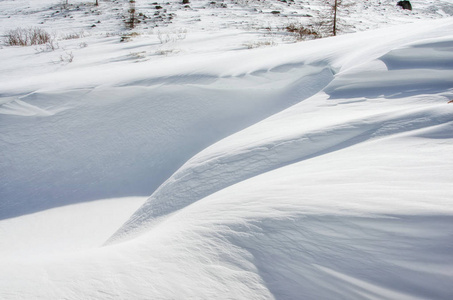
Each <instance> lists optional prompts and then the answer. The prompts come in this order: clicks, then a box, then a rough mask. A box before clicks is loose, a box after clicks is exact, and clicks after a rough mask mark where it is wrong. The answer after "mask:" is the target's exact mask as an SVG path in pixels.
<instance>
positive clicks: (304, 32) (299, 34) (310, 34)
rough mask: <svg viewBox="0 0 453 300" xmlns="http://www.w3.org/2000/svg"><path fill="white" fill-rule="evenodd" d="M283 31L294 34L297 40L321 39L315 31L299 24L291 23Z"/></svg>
mask: <svg viewBox="0 0 453 300" xmlns="http://www.w3.org/2000/svg"><path fill="white" fill-rule="evenodd" d="M285 29H286V31H287V32H290V33H293V34H295V35H296V38H297V39H298V40H307V39H316V38H320V37H321V36H320V34H319V33H318V32H317V31H316V30H314V29H311V28H309V27H306V26H303V25H301V24H296V23H291V24H289V25H288V26H286V28H285Z"/></svg>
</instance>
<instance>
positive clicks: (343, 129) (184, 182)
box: [114, 107, 453, 240]
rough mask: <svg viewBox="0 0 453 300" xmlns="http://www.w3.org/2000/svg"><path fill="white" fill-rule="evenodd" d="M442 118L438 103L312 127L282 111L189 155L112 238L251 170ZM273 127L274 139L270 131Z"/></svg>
mask: <svg viewBox="0 0 453 300" xmlns="http://www.w3.org/2000/svg"><path fill="white" fill-rule="evenodd" d="M448 122H453V116H452V115H451V111H445V110H444V108H441V107H434V108H430V109H418V110H415V111H409V112H407V111H404V112H393V113H385V114H379V115H376V116H371V117H367V118H364V119H359V120H351V121H349V122H347V123H337V124H332V125H330V126H327V127H319V128H316V129H313V130H304V129H305V128H304V126H303V125H301V124H297V123H296V122H294V123H293V122H288V118H286V116H285V114H283V117H281V118H279V116H275V117H274V118H271V119H270V120H266V121H264V122H262V123H260V124H257V125H255V126H254V127H252V128H249V129H247V130H244V131H243V132H241V133H239V134H236V135H234V136H232V137H230V138H227V139H226V140H224V141H221V142H219V143H217V144H216V145H214V146H212V147H210V148H208V149H206V150H205V151H203V152H202V153H200V154H198V155H197V156H195V157H194V158H192V159H191V160H189V161H188V162H187V163H186V164H185V165H184V166H183V167H182V168H181V169H180V170H178V171H177V172H176V173H175V174H174V175H173V176H172V177H171V178H170V179H169V180H167V181H166V182H165V183H164V184H163V185H162V186H161V187H159V189H157V190H156V192H154V194H153V195H152V196H151V197H150V198H149V199H148V201H147V202H146V203H145V204H144V205H143V207H141V208H140V209H139V210H138V211H137V212H136V213H135V214H134V215H133V216H132V218H131V220H129V221H128V223H126V224H125V226H124V227H123V228H122V229H121V230H120V231H119V232H118V233H117V234H116V236H115V237H114V240H115V239H117V238H120V237H121V236H122V235H124V234H128V233H129V232H130V231H131V232H134V230H135V229H137V228H138V229H141V230H143V228H140V227H144V228H146V227H147V226H149V224H153V221H156V219H158V218H159V217H163V216H166V215H169V214H171V213H174V212H176V211H178V210H180V209H182V208H184V207H186V206H188V205H190V204H192V203H194V202H196V201H198V200H200V199H203V198H204V197H206V196H208V195H210V194H212V193H214V192H216V191H219V190H222V189H224V188H226V187H228V186H230V185H233V184H235V183H238V182H241V181H243V180H246V179H248V178H251V177H253V176H256V175H259V174H262V173H265V172H268V171H271V170H274V169H277V168H280V167H283V166H285V165H288V164H292V163H295V162H299V161H303V160H307V159H310V158H313V157H316V156H320V155H324V154H326V153H329V152H334V151H339V150H342V149H344V148H347V147H350V146H353V145H355V144H358V143H362V142H365V141H367V140H372V139H378V138H382V137H387V136H391V135H395V134H400V133H404V132H408V131H412V130H417V129H421V128H429V127H433V126H438V125H442V124H444V123H448ZM296 124H297V125H296ZM275 128H278V139H275V136H272V135H273V134H274V132H272V131H273V130H275ZM288 135H289V136H288Z"/></svg>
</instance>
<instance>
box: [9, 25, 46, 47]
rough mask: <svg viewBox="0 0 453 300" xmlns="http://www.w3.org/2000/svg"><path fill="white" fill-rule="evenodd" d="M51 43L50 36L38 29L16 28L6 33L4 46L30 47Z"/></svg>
mask: <svg viewBox="0 0 453 300" xmlns="http://www.w3.org/2000/svg"><path fill="white" fill-rule="evenodd" d="M51 41H52V38H51V36H50V34H49V33H48V32H47V31H45V30H44V29H41V28H38V27H32V28H16V29H13V30H10V31H8V32H7V33H6V40H5V42H6V45H8V46H31V45H42V44H47V43H49V42H51Z"/></svg>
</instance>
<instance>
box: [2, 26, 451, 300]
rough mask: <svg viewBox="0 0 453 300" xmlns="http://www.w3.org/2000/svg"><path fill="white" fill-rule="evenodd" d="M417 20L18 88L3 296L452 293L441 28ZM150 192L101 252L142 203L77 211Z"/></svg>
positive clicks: (447, 34)
mask: <svg viewBox="0 0 453 300" xmlns="http://www.w3.org/2000/svg"><path fill="white" fill-rule="evenodd" d="M417 25H418V26H417V28H415V29H412V31H410V30H408V29H410V28H411V27H413V26H403V27H399V28H393V29H391V30H381V31H375V32H367V33H361V34H356V35H349V36H343V37H338V38H333V39H325V40H319V41H313V42H309V43H303V44H297V45H286V46H281V47H276V48H271V49H260V50H253V52H248V51H246V52H244V51H242V50H237V49H236V50H234V51H227V52H222V53H220V54H219V53H215V54H214V55H205V53H203V54H201V55H200V53H195V54H193V55H187V56H184V57H180V58H172V57H169V58H168V59H165V63H167V64H168V65H169V66H170V67H169V69H170V71H169V70H168V69H165V70H160V69H159V70H155V69H152V68H151V66H156V65H157V66H163V65H165V63H164V62H162V61H161V62H160V63H157V64H156V65H154V64H153V63H152V62H148V63H147V62H144V64H134V68H133V67H130V66H129V67H125V65H127V64H126V63H125V64H119V65H115V66H112V68H109V69H108V71H111V72H113V71H117V72H119V71H123V72H124V73H121V74H120V75H117V77H115V76H113V75H110V76H111V77H109V78H101V79H98V81H94V83H95V84H94V86H89V85H88V84H87V83H88V82H91V81H90V80H86V81H85V80H80V81H77V80H76V81H75V82H72V83H70V84H68V85H67V86H66V87H68V86H70V87H71V89H69V90H65V89H64V88H65V87H62V89H63V90H62V89H58V88H53V89H49V86H51V84H50V83H49V82H48V79H49V78H54V79H55V80H56V82H59V81H58V80H61V81H60V82H65V80H64V78H63V79H62V78H60V79H59V76H58V75H64V76H67V77H66V78H70V77H71V74H72V75H74V74H79V76H80V74H83V75H86V74H88V73H90V72H88V71H92V70H94V69H95V68H94V67H93V66H91V67H88V68H87V69H85V68H84V67H82V66H81V65H77V66H75V67H74V68H73V69H71V68H70V69H66V70H65V72H62V73H58V72H57V73H56V74H48V75H47V76H48V77H47V79H43V80H42V81H41V82H40V81H39V80H37V81H34V82H33V89H35V90H34V92H33V93H32V94H27V95H25V96H24V95H20V91H22V92H23V91H24V90H26V89H28V88H29V86H27V87H25V86H23V85H24V83H23V82H22V85H21V84H20V79H18V78H12V79H11V81H8V82H10V83H14V82H15V83H16V84H15V85H13V84H12V85H11V86H3V87H1V88H2V91H8V92H13V93H12V94H14V93H17V95H19V97H20V98H19V101H18V100H17V99H15V97H16V96H17V95H16V94H15V96H14V97H12V98H13V99H11V98H9V97H5V98H7V99H6V100H7V101H8V103H10V104H8V105H6V106H5V107H4V110H2V111H1V112H2V114H1V115H0V122H1V125H2V126H0V128H1V130H2V131H1V132H0V140H1V141H2V143H3V144H2V153H1V154H2V157H1V160H0V164H1V165H0V166H1V168H2V170H5V171H7V172H2V173H1V174H0V176H3V177H2V178H1V184H2V189H1V191H0V192H2V193H4V194H2V195H3V197H1V199H2V202H1V203H2V205H3V206H2V207H1V210H0V213H2V214H3V215H2V218H3V219H2V220H0V236H1V238H2V244H3V245H9V244H12V245H13V246H3V247H2V250H3V251H2V255H1V257H0V298H2V299H213V298H215V299H442V300H443V299H445V300H447V299H452V298H453V289H452V286H453V273H452V271H451V270H453V264H452V262H453V254H452V253H453V251H452V241H453V232H452V229H451V228H453V203H452V201H453V190H452V188H451V182H452V181H453V174H452V172H451V170H452V167H453V160H452V156H451V155H450V153H452V150H453V105H452V104H447V102H448V101H449V100H451V99H453V82H452V79H451V78H453V77H452V76H451V75H452V70H453V63H452V54H451V53H452V44H453V37H452V36H451V32H452V29H453V20H451V19H449V20H443V21H439V22H432V23H426V22H425V23H419V24H417ZM408 32H410V33H408ZM229 38H231V36H229ZM219 39H220V40H222V39H221V38H219ZM223 41H224V40H223ZM107 44H108V43H107ZM282 53H284V54H285V55H282ZM13 57H14V55H13ZM184 59H185V60H189V62H185V63H182V62H183V61H184ZM192 59H193V60H192ZM219 62H222V63H221V64H220V65H219V64H215V63H219ZM179 63H181V64H179ZM134 70H136V71H137V73H138V74H137V73H133V74H131V73H129V72H132V71H134ZM104 71H106V69H104ZM178 72H179V73H178ZM98 74H100V72H99V73H96V74H94V75H93V74H91V75H87V77H90V78H89V79H92V78H93V77H96V75H98ZM202 74H204V75H205V76H201V75H202ZM414 74H419V75H418V76H416V75H414ZM165 75H172V76H165ZM178 75H179V76H178ZM147 76H148V77H147ZM113 77H115V81H114V82H113V83H112V82H110V83H109V80H110V79H111V78H113ZM27 78H28V77H27ZM74 78H78V77H77V76H76V77H74ZM167 80H168V81H167ZM91 83H92V84H93V82H91ZM78 85H79V89H77V86H78ZM39 87H41V88H42V89H39ZM4 94H5V95H6V94H7V93H6V92H5V93H4ZM8 95H11V94H8ZM24 104H30V105H33V106H29V105H24ZM285 108H286V109H285ZM112 129H115V130H112ZM55 141H57V142H55ZM216 141H217V142H216ZM49 145H51V146H49ZM5 150H6V151H5ZM4 158H6V159H4ZM66 158H69V159H66ZM11 162H13V163H11ZM183 163H184V164H183ZM181 164H183V165H182V166H181ZM174 171H176V172H174ZM48 174H50V175H48ZM68 174H71V176H67V175H68ZM45 176H49V177H45ZM165 179H166V180H165ZM164 180H165V182H163V184H160V183H161V181H164ZM40 183H45V184H40ZM49 185H50V186H49ZM147 189H149V190H151V191H152V190H154V189H156V190H155V191H154V192H153V193H152V195H151V197H150V198H149V199H148V200H147V202H146V203H145V205H144V206H142V207H141V208H139V209H138V210H137V211H136V212H135V214H134V215H133V216H132V218H130V219H129V221H128V222H127V223H126V224H125V225H124V226H123V227H121V228H119V230H118V232H117V233H116V234H115V235H114V236H113V237H112V238H111V239H110V241H111V242H112V243H110V244H107V245H105V246H103V247H97V245H99V241H100V240H102V239H103V238H106V237H107V236H108V234H109V233H111V234H113V232H114V231H115V230H117V229H118V226H119V225H118V224H119V222H121V221H122V219H124V217H125V215H126V214H127V213H128V212H129V211H132V210H131V208H132V207H133V206H137V205H139V203H141V201H142V200H141V199H140V198H121V199H115V200H112V199H111V200H105V201H95V202H91V203H88V202H87V201H88V200H94V199H99V198H101V197H102V196H108V195H109V194H110V193H111V194H116V195H117V193H126V194H128V193H135V192H138V191H139V192H141V193H146V191H147ZM4 195H7V196H8V198H6V197H4ZM77 196H80V197H79V198H77ZM129 196H130V195H129ZM96 197H98V198H96ZM4 199H7V200H8V201H5V200H4ZM37 200H39V201H37ZM125 200H128V201H129V200H133V202H134V205H132V206H131V205H130V204H126V203H123V201H125ZM71 202H86V203H77V204H76V205H74V206H65V207H55V206H58V205H64V204H68V203H71ZM104 203H105V204H104ZM30 205H36V206H35V207H31V208H30ZM123 205H124V207H126V206H127V207H128V208H129V209H128V210H124V209H122V207H123ZM51 207H54V208H53V209H48V208H51ZM27 209H28V211H27ZM86 209H88V210H90V211H89V213H87V211H86ZM28 212H35V213H34V214H30V215H27V216H24V215H23V214H25V213H28ZM97 214H103V217H106V215H107V216H108V215H109V214H115V216H116V217H115V218H114V219H113V218H112V219H109V221H108V222H106V223H105V224H104V225H101V228H100V230H98V231H96V234H91V235H90V236H89V237H87V236H86V234H87V232H88V233H90V232H91V231H90V229H91V228H90V227H91V226H92V227H93V228H95V226H97V224H100V223H101V221H102V220H97V218H96V215H97ZM13 216H14V217H13ZM65 216H72V217H73V218H80V219H78V220H77V222H75V223H73V224H76V225H79V226H80V227H81V228H77V229H78V230H75V231H74V232H71V231H70V229H71V226H70V224H71V222H69V220H65V221H68V222H64V223H63V222H62V221H61V220H59V219H60V218H62V217H65ZM85 218H86V219H85ZM99 219H102V218H99ZM86 220H89V221H90V222H89V223H88V224H86V222H85V221H86ZM52 221H54V222H55V223H54V226H61V225H62V224H63V225H64V226H62V227H61V228H58V230H56V229H52V228H53V227H54V226H52V224H49V223H48V222H52ZM42 224H44V226H42ZM68 224H69V225H68ZM84 225H85V226H87V227H88V228H82V227H84ZM30 226H33V230H32V231H31V230H30V229H29V227H30ZM40 228H41V229H44V231H40V230H39V229H40ZM2 230H7V232H8V234H3V231H2ZM47 230H51V232H50V233H48V232H46V231H47ZM34 232H37V233H38V234H36V236H32V235H34ZM15 233H16V234H15ZM30 237H32V238H30ZM55 237H56V238H57V239H58V238H60V237H62V240H61V243H60V244H59V245H58V243H55V242H52V241H51V239H52V238H55ZM46 238H49V240H48V241H45V239H46ZM16 239H19V241H17V240H16ZM36 244H40V245H39V248H38V250H37V251H34V250H35V249H36V247H35V246H36ZM16 246H17V247H16ZM57 246H58V247H57ZM17 248H19V250H20V251H17V252H16V249H17ZM24 248H27V249H24ZM5 249H6V251H4V250H5ZM48 249H50V251H46V250H48Z"/></svg>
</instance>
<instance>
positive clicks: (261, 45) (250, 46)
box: [243, 40, 277, 49]
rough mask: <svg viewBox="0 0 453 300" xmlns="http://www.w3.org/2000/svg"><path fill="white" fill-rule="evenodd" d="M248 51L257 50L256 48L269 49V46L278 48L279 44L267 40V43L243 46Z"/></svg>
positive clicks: (261, 42) (260, 42)
mask: <svg viewBox="0 0 453 300" xmlns="http://www.w3.org/2000/svg"><path fill="white" fill-rule="evenodd" d="M243 45H244V46H245V47H246V48H247V49H255V48H261V47H268V46H276V45H277V43H275V42H274V41H272V40H266V41H259V42H248V43H244V44H243Z"/></svg>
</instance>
